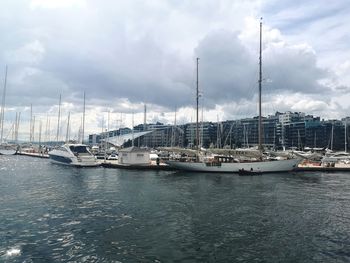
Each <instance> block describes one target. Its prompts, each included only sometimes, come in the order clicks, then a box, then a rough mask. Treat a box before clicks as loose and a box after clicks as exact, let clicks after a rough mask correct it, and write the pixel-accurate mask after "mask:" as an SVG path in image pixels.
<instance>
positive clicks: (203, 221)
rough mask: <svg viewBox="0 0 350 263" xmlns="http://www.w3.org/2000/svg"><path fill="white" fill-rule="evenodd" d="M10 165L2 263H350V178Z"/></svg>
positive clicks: (16, 160)
mask: <svg viewBox="0 0 350 263" xmlns="http://www.w3.org/2000/svg"><path fill="white" fill-rule="evenodd" d="M0 158H1V159H0V198H1V200H2V202H0V211H1V214H0V261H5V262H6V261H8V262H52V261H78V262H82V261H85V262H104V261H105V262H113V261H114V262H117V261H121V262H140V261H141V262H174V261H177V262H183V261H187V262H208V261H209V262H228V261H230V262H235V261H244V262H252V261H258V262H261V261H265V262H285V261H288V262H349V260H350V242H349V240H350V202H349V201H350V192H349V189H350V183H349V180H350V179H349V174H346V173H288V174H266V175H263V176H259V177H240V176H237V175H232V174H207V173H184V172H169V171H167V172H165V171H129V170H117V169H115V170H114V169H104V168H92V169H91V168H90V169H76V168H71V167H65V166H59V165H52V164H50V163H49V162H48V161H47V160H41V159H35V158H29V157H21V156H10V157H7V156H6V157H5V156H0Z"/></svg>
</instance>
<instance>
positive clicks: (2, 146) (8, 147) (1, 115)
mask: <svg viewBox="0 0 350 263" xmlns="http://www.w3.org/2000/svg"><path fill="white" fill-rule="evenodd" d="M6 84H7V66H6V68H5V81H4V90H3V94H2V102H1V112H0V120H1V122H0V125H1V127H0V155H14V154H16V153H17V146H16V145H12V144H8V143H6V142H5V141H4V119H5V99H6Z"/></svg>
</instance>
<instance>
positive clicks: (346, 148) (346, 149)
mask: <svg viewBox="0 0 350 263" xmlns="http://www.w3.org/2000/svg"><path fill="white" fill-rule="evenodd" d="M346 124H347V121H346V120H345V124H344V126H345V132H344V133H345V136H344V137H345V138H344V143H345V145H344V146H345V152H347V151H348V140H347V138H346V137H347V134H346Z"/></svg>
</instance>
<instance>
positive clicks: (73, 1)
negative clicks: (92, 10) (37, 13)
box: [30, 0, 86, 9]
mask: <svg viewBox="0 0 350 263" xmlns="http://www.w3.org/2000/svg"><path fill="white" fill-rule="evenodd" d="M84 6H86V1H85V0H32V1H31V3H30V7H31V8H32V9H35V8H48V9H55V8H67V7H84Z"/></svg>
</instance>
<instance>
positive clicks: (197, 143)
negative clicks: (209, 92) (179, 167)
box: [196, 58, 199, 152]
mask: <svg viewBox="0 0 350 263" xmlns="http://www.w3.org/2000/svg"><path fill="white" fill-rule="evenodd" d="M196 62H197V63H196V65H197V80H196V149H197V152H198V151H199V127H198V104H199V81H198V64H199V58H197V59H196Z"/></svg>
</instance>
